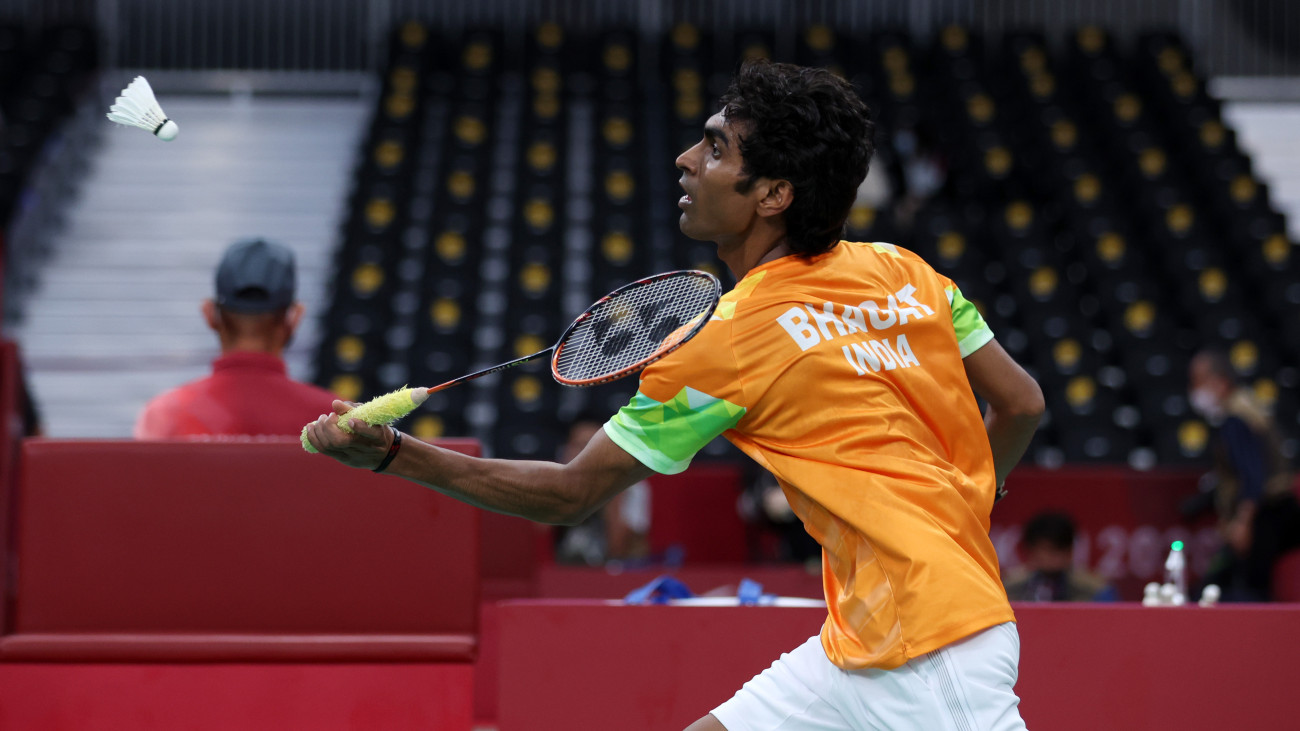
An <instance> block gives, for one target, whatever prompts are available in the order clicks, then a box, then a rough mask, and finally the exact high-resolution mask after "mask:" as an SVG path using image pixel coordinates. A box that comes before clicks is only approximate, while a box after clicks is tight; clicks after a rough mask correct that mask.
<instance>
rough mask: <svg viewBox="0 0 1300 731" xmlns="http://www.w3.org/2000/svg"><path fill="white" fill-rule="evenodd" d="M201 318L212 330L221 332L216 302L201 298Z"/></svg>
mask: <svg viewBox="0 0 1300 731" xmlns="http://www.w3.org/2000/svg"><path fill="white" fill-rule="evenodd" d="M201 309H202V310H203V320H204V321H205V322H207V323H208V327H210V328H212V331H213V332H221V314H220V313H219V312H217V303H216V302H213V301H212V300H211V299H206V300H203V307H202V308H201Z"/></svg>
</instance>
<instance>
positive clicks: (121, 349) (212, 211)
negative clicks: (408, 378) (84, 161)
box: [14, 95, 367, 437]
mask: <svg viewBox="0 0 1300 731" xmlns="http://www.w3.org/2000/svg"><path fill="white" fill-rule="evenodd" d="M110 97H111V95H110ZM164 107H165V109H166V110H167V112H168V114H169V115H170V116H171V117H172V118H174V119H175V120H177V122H178V123H179V124H180V128H181V132H180V135H179V136H178V137H177V139H176V140H175V141H173V142H170V143H164V142H160V141H159V140H157V139H154V138H153V137H151V136H150V135H148V134H147V133H145V132H143V131H141V130H137V129H126V128H119V127H115V126H113V125H111V124H110V123H109V122H107V121H105V122H104V126H105V128H104V129H103V130H102V131H100V134H101V135H102V145H101V146H100V148H99V151H98V153H97V154H96V155H95V157H94V159H93V160H92V161H91V172H90V174H89V175H88V176H87V178H86V179H85V180H84V181H83V182H82V184H81V186H80V187H81V191H80V195H79V197H78V198H77V199H76V200H75V201H74V202H73V203H72V204H71V209H70V210H69V211H68V212H67V216H66V222H65V224H64V225H63V226H62V227H61V229H60V230H59V232H58V234H57V235H56V236H55V237H54V240H53V242H52V245H51V246H50V252H51V253H50V256H49V260H48V261H47V262H46V263H45V264H44V265H43V267H42V268H41V269H40V270H39V273H38V275H37V285H36V287H35V289H34V291H33V293H32V294H31V296H30V298H29V299H28V300H27V302H26V303H25V305H24V308H23V311H24V314H23V317H22V319H21V321H20V322H19V323H17V325H16V327H15V328H14V336H15V337H16V338H17V339H18V340H19V342H20V344H21V347H22V351H23V354H24V360H25V363H26V366H27V372H28V378H29V385H30V388H31V389H32V391H33V396H34V398H35V399H36V401H37V405H38V408H39V410H40V412H41V416H42V419H43V422H44V427H45V431H46V433H47V434H48V435H49V436H54V437H129V436H130V434H131V428H132V426H133V424H134V420H135V417H136V414H137V413H138V412H139V410H140V408H141V407H142V406H143V405H144V403H145V402H146V401H147V400H148V399H149V398H150V397H151V396H153V395H154V394H156V393H159V392H161V391H163V390H165V389H168V388H171V387H173V386H176V385H178V384H181V383H183V382H185V381H188V380H192V379H194V378H198V377H201V376H203V375H205V374H206V373H208V372H209V363H210V362H211V360H212V358H213V357H214V356H215V355H216V354H217V345H216V339H215V336H214V335H213V333H211V331H209V330H208V329H207V327H206V325H205V324H204V322H203V320H202V317H201V315H200V313H199V307H200V303H201V302H202V300H203V299H204V298H205V297H210V296H211V295H212V288H213V283H212V278H213V273H214V270H215V267H216V264H217V261H218V260H219V259H220V256H221V254H222V252H223V251H224V249H225V247H226V246H227V245H228V244H229V243H230V242H232V241H234V240H237V239H240V238H245V237H252V236H261V237H266V238H269V239H274V240H276V241H279V242H281V243H283V244H285V245H287V246H289V247H290V248H292V249H293V250H294V251H295V253H296V254H297V256H298V264H299V267H298V276H299V299H300V300H301V301H302V302H303V303H304V304H305V305H306V306H307V308H308V316H307V318H305V320H304V323H303V326H302V328H301V329H300V331H299V333H298V335H297V337H296V339H295V342H294V343H293V344H292V346H291V348H290V350H289V352H288V354H287V360H288V362H289V369H290V373H291V374H293V375H294V376H296V377H298V378H305V377H309V376H310V375H311V365H310V363H309V362H308V359H309V357H310V354H311V353H313V352H314V346H315V344H316V340H317V332H318V327H317V316H319V315H320V313H321V312H322V309H323V307H324V303H325V302H327V301H328V296H329V295H328V293H327V292H325V291H324V290H325V282H326V281H327V275H328V274H329V268H330V266H331V259H332V254H333V250H334V247H335V244H336V239H337V231H338V224H339V219H340V211H341V210H342V209H343V207H344V204H345V198H346V196H347V193H348V185H349V179H350V175H351V171H352V166H353V163H354V157H355V151H356V149H357V142H358V139H359V136H360V135H361V133H362V131H363V130H362V127H363V126H364V124H365V121H366V112H367V106H366V104H365V102H364V101H362V100H361V99H360V98H351V97H311V98H293V97H271V96H268V97H259V96H249V95H242V96H240V95H217V96H192V97H177V96H173V95H169V96H167V97H165V99H164Z"/></svg>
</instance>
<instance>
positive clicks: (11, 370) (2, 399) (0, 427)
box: [0, 257, 22, 632]
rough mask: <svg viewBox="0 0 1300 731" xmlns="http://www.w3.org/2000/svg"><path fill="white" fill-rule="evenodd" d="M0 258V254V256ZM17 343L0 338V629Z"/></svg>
mask: <svg viewBox="0 0 1300 731" xmlns="http://www.w3.org/2000/svg"><path fill="white" fill-rule="evenodd" d="M2 258H3V257H0V259H2ZM21 367H22V366H21V364H20V363H19V361H18V346H17V345H15V344H14V343H13V342H11V341H8V340H0V632H3V631H4V628H5V627H6V626H7V625H8V622H9V618H8V609H9V606H8V605H9V574H10V570H9V546H10V544H11V541H12V538H11V537H10V535H9V528H10V525H12V520H13V517H12V512H13V501H14V487H13V486H14V482H15V481H16V475H17V469H16V467H17V462H18V439H19V438H20V437H21V436H22V435H21V434H20V433H19V432H18V429H19V428H20V426H19V424H20V421H21V416H20V415H19V413H18V408H19V406H18V389H19V373H18V369H19V368H21Z"/></svg>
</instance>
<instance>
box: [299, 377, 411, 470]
mask: <svg viewBox="0 0 1300 731" xmlns="http://www.w3.org/2000/svg"><path fill="white" fill-rule="evenodd" d="M428 398H429V393H428V391H427V390H426V389H423V388H401V389H398V390H396V391H393V392H391V393H386V394H384V395H383V396H378V397H376V398H373V399H371V400H369V401H367V402H365V403H364V404H361V405H360V406H357V407H356V408H354V409H352V410H350V411H348V412H347V413H345V414H342V415H340V416H339V421H338V423H339V428H340V429H342V430H343V431H345V432H348V433H349V434H350V433H352V426H351V425H350V424H349V423H348V422H350V421H351V420H353V419H360V420H361V421H363V422H365V423H367V424H370V425H371V426H375V425H377V424H391V423H393V422H394V421H397V420H398V419H400V418H402V417H403V416H406V415H407V414H409V413H411V412H412V411H415V409H416V408H417V407H418V406H419V405H420V404H422V403H424V402H425V401H426V400H428ZM308 426H310V425H308ZM302 448H303V449H304V450H306V451H307V452H309V453H312V454H315V453H316V448H315V447H313V446H312V445H311V442H309V441H307V427H306V426H304V427H303V428H302Z"/></svg>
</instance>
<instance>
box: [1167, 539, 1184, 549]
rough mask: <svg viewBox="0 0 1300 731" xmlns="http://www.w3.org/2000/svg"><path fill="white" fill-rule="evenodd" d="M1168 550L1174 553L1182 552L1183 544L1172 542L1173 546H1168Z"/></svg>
mask: <svg viewBox="0 0 1300 731" xmlns="http://www.w3.org/2000/svg"><path fill="white" fill-rule="evenodd" d="M1170 548H1172V549H1174V550H1175V551H1181V550H1183V542H1182V541H1174V544H1173V545H1172V546H1170Z"/></svg>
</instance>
